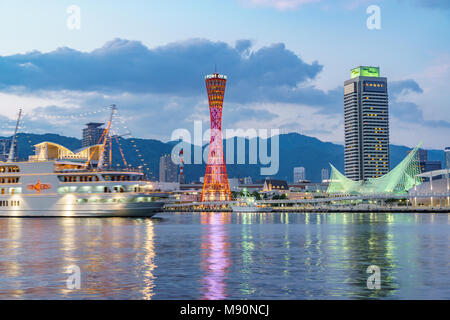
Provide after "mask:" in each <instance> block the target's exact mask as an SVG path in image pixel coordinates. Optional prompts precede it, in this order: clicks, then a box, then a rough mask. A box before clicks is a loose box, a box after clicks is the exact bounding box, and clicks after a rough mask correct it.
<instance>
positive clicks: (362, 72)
mask: <svg viewBox="0 0 450 320" xmlns="http://www.w3.org/2000/svg"><path fill="white" fill-rule="evenodd" d="M360 76H361V77H379V76H380V68H379V67H365V66H364V67H363V66H361V67H358V68H355V69H352V75H351V79H353V78H356V77H360Z"/></svg>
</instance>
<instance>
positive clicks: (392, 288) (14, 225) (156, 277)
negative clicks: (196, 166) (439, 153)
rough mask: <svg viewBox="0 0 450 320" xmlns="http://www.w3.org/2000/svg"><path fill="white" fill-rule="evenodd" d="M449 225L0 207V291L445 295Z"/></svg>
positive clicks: (414, 217)
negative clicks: (32, 214)
mask: <svg viewBox="0 0 450 320" xmlns="http://www.w3.org/2000/svg"><path fill="white" fill-rule="evenodd" d="M449 231H450V215H428V214H404V213H398V214H395V213H392V214H359V213H345V214H328V213H305V214H297V213H282V214H279V213H239V214H237V213H209V214H198V213H182V214H165V215H164V219H160V220H155V219H120V218H118V219H73V218H65V219H20V218H12V219H0V299H6V298H9V299H39V298H45V299H65V298H67V299H109V298H114V299H180V298H185V299H224V298H230V299H316V298H321V299H331V298H333V299H335V298H339V299H348V298H351V299H355V298H356V299H358V298H370V299H386V298H392V299H398V298H400V299H401V298H411V299H420V298H426V299H429V298H433V299H446V298H450V290H449V288H450V278H449V277H448V268H449V266H450V248H449V245H448V243H449V240H450V232H449ZM71 265H77V266H79V267H80V269H81V289H80V290H69V289H68V288H67V287H66V279H67V277H68V276H69V274H67V268H68V267H69V266H71ZM370 265H377V266H379V267H380V269H381V290H369V289H368V288H367V278H368V276H369V275H370V274H367V272H366V270H367V267H368V266H370Z"/></svg>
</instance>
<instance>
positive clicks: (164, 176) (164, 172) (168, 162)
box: [159, 154, 178, 182]
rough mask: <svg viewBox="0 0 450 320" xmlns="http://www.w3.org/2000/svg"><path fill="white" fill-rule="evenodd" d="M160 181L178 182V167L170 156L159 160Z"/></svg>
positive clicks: (166, 155) (164, 156)
mask: <svg viewBox="0 0 450 320" xmlns="http://www.w3.org/2000/svg"><path fill="white" fill-rule="evenodd" d="M159 181H160V182H178V166H177V165H176V164H175V163H173V161H172V157H171V155H170V154H165V155H163V156H162V157H161V158H159Z"/></svg>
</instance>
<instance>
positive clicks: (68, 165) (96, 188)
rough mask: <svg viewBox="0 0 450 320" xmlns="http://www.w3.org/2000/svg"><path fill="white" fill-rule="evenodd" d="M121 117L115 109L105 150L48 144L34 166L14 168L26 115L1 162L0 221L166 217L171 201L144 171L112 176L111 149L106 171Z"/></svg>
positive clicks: (37, 152)
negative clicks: (160, 214) (115, 126)
mask: <svg viewBox="0 0 450 320" xmlns="http://www.w3.org/2000/svg"><path fill="white" fill-rule="evenodd" d="M115 111H116V107H115V105H112V108H111V117H110V120H109V122H108V125H107V127H106V129H105V130H104V131H103V135H102V137H101V138H100V141H99V144H97V145H94V146H89V147H86V148H83V149H81V150H79V151H75V152H73V151H71V150H69V149H67V148H65V147H63V146H61V145H59V144H56V143H52V142H42V143H39V144H37V145H35V146H34V147H35V155H33V156H30V157H29V160H28V161H25V162H14V161H13V159H14V158H15V156H14V153H15V142H16V134H17V130H18V127H19V123H20V119H21V114H22V111H21V110H20V112H19V118H18V120H17V125H16V130H15V132H14V135H13V139H12V143H11V147H10V152H9V155H8V159H7V162H0V217H120V216H122V217H151V216H153V215H155V214H156V213H157V212H159V211H161V209H162V207H163V206H164V203H165V201H164V200H165V199H164V198H167V197H168V196H167V195H166V194H164V193H158V192H153V191H152V189H153V188H152V183H151V182H149V181H145V180H144V174H143V172H142V170H140V169H131V168H129V167H128V166H127V167H126V168H125V169H122V170H119V169H113V170H112V169H111V149H110V150H109V151H110V152H109V153H110V155H109V164H110V165H109V167H107V166H106V165H105V155H106V152H105V150H106V146H107V145H108V142H109V145H110V148H111V139H112V138H111V136H110V128H111V122H112V117H113V115H114V112H115ZM120 151H121V154H122V156H123V152H122V150H120ZM123 160H124V162H125V163H124V164H125V165H126V161H125V158H124V159H123Z"/></svg>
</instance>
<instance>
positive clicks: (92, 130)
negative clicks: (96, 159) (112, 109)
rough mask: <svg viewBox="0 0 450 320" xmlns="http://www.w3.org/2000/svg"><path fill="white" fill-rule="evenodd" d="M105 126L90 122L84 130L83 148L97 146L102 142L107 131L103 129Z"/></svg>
mask: <svg viewBox="0 0 450 320" xmlns="http://www.w3.org/2000/svg"><path fill="white" fill-rule="evenodd" d="M103 125H104V123H99V122H90V123H88V124H86V128H84V129H83V140H82V147H83V148H86V147H90V146H95V145H96V144H98V143H99V142H100V138H101V137H102V135H103V132H104V131H105V128H102V126H103Z"/></svg>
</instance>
